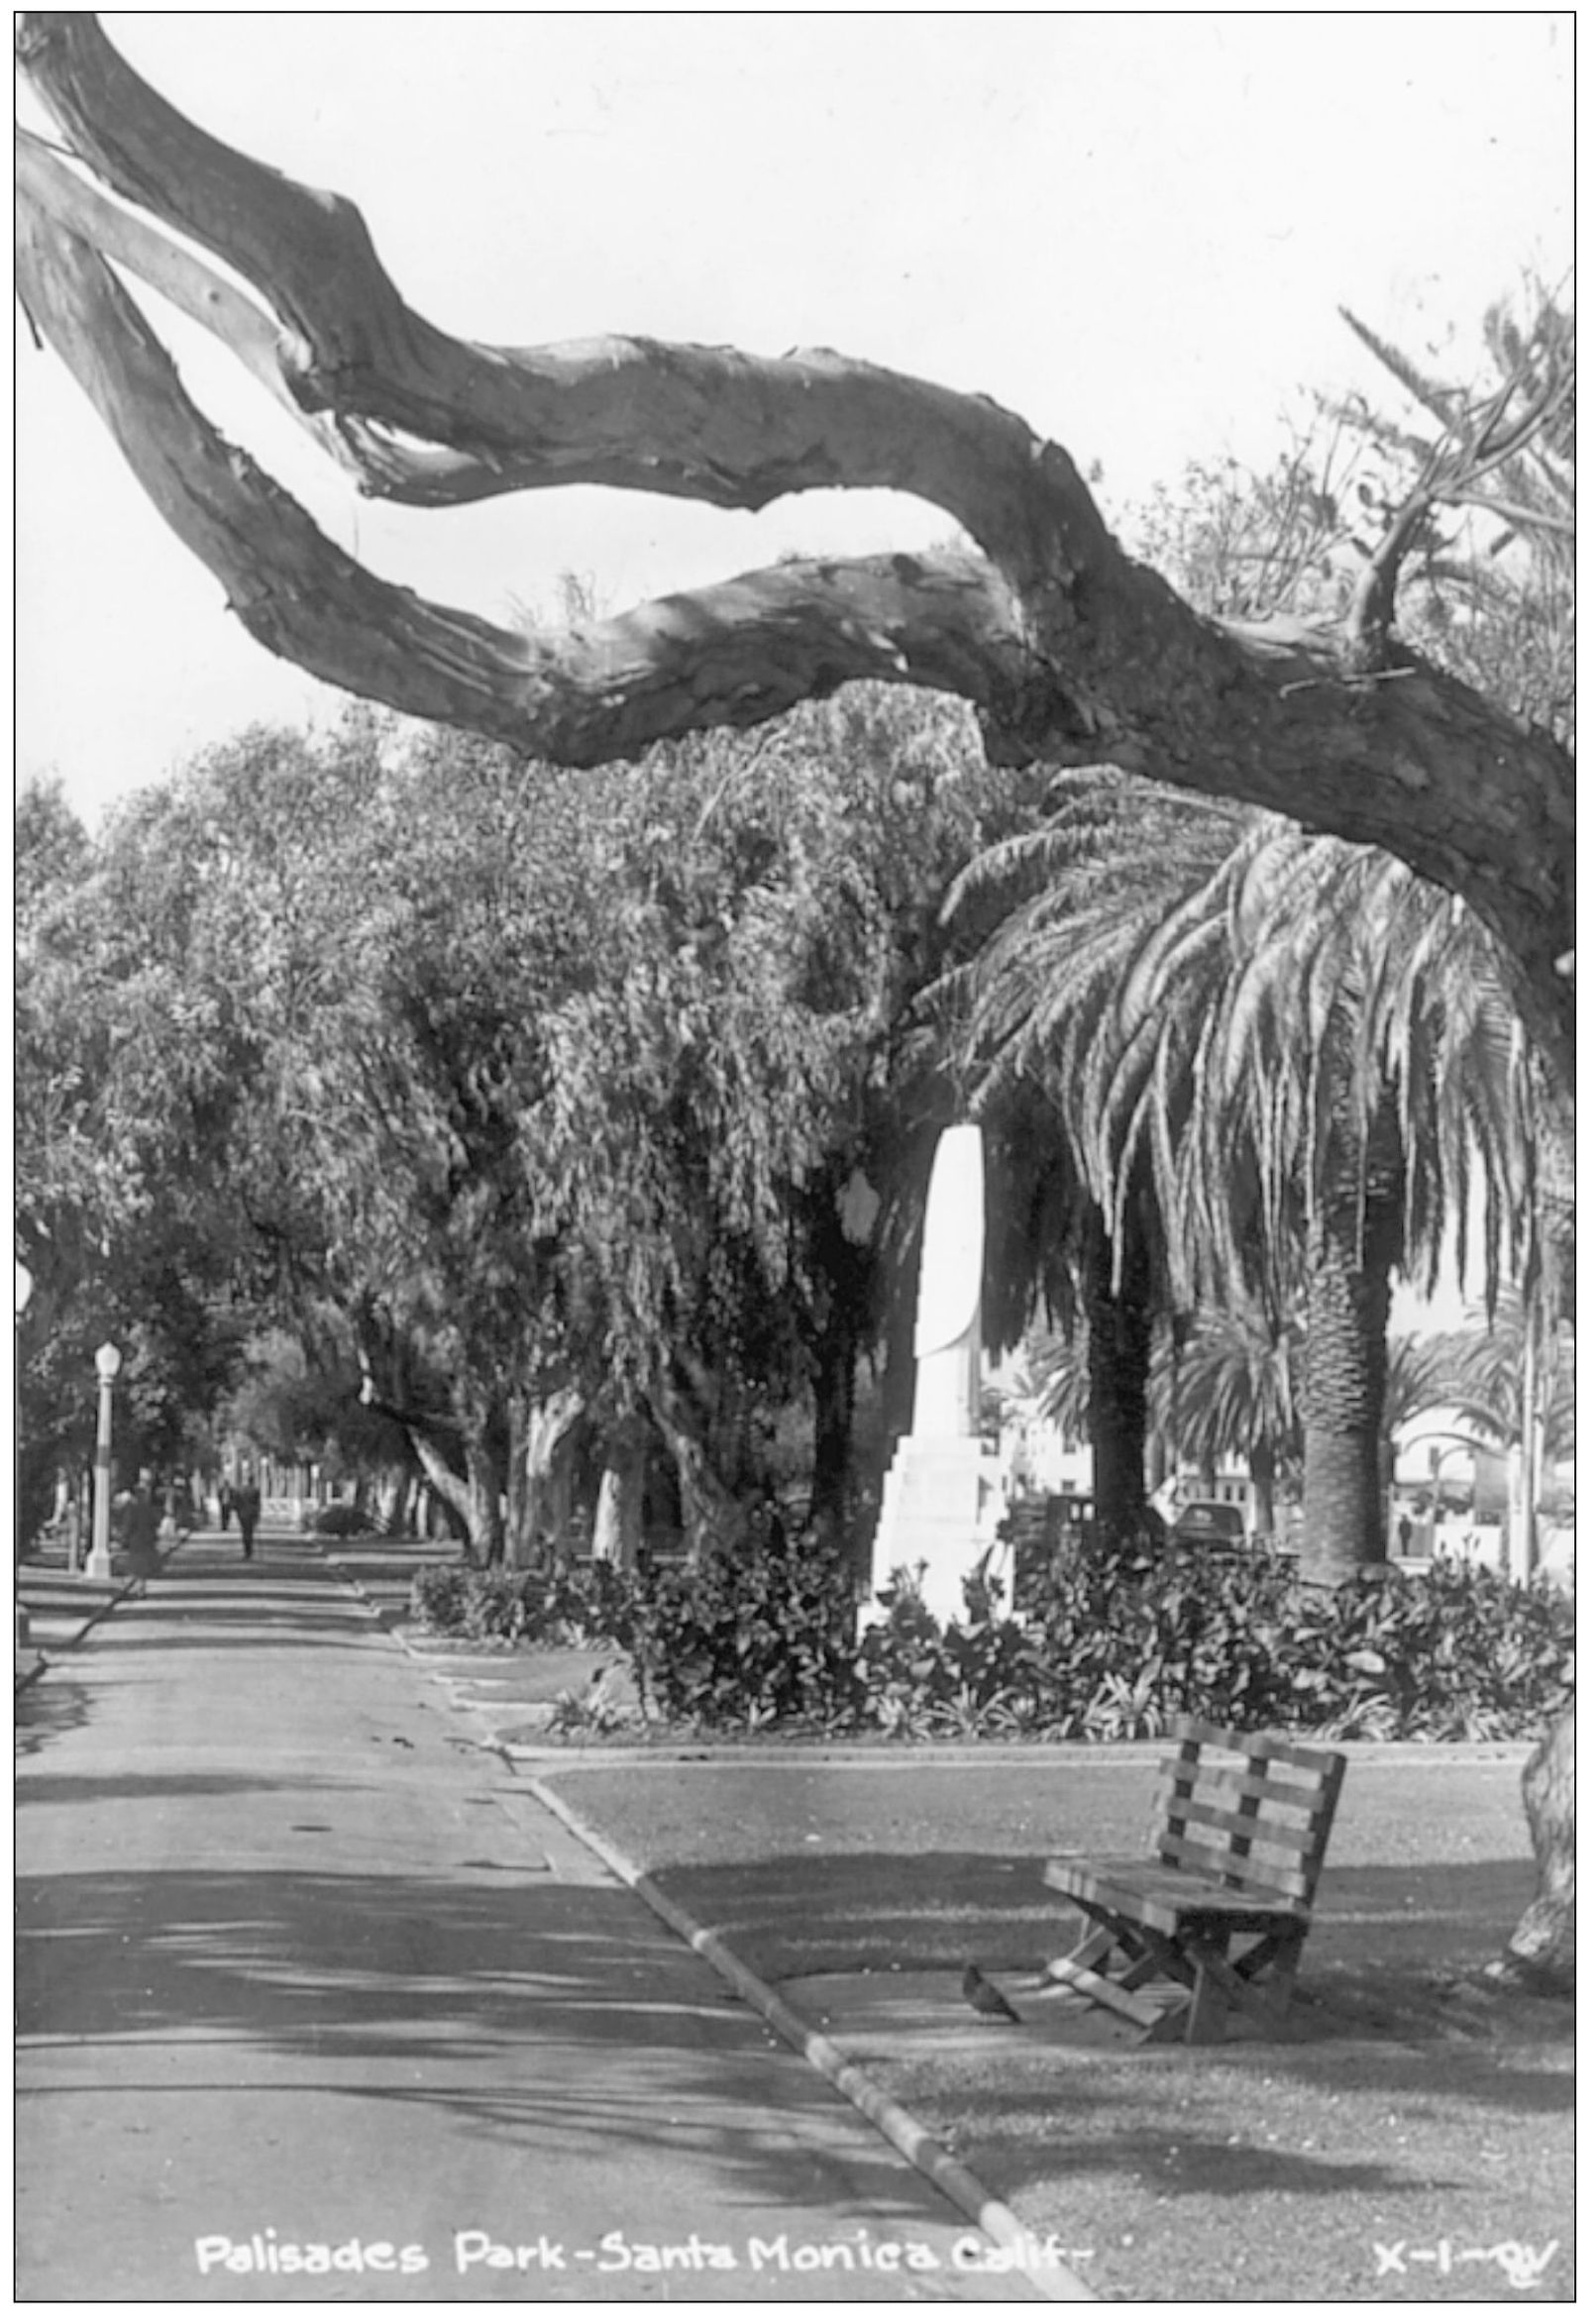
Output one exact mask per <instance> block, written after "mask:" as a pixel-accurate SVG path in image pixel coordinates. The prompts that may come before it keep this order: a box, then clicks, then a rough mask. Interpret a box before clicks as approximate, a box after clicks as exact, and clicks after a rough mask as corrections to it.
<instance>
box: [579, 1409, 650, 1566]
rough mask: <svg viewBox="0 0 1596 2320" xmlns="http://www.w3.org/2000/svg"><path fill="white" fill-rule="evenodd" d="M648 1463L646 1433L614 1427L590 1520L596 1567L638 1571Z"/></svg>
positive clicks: (625, 1426) (637, 1426)
mask: <svg viewBox="0 0 1596 2320" xmlns="http://www.w3.org/2000/svg"><path fill="white" fill-rule="evenodd" d="M647 1463H648V1435H647V1431H646V1429H645V1428H644V1427H643V1426H642V1425H641V1424H636V1423H633V1424H623V1425H620V1426H617V1428H616V1429H615V1432H614V1433H613V1434H612V1435H611V1436H610V1439H609V1441H608V1443H607V1444H606V1445H605V1453H604V1472H603V1479H602V1480H601V1482H600V1483H599V1485H598V1507H597V1512H596V1513H595V1515H594V1517H593V1538H592V1553H593V1561H594V1562H595V1563H611V1564H613V1565H614V1567H615V1568H616V1569H617V1570H620V1571H632V1570H635V1569H636V1568H637V1563H638V1558H639V1556H640V1554H641V1552H642V1547H643V1485H644V1480H645V1473H646V1468H647Z"/></svg>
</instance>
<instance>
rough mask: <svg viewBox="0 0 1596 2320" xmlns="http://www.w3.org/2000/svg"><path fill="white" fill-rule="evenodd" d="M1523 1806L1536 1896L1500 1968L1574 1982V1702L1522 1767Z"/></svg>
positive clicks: (1532, 1980) (1541, 1981) (1540, 1984)
mask: <svg viewBox="0 0 1596 2320" xmlns="http://www.w3.org/2000/svg"><path fill="white" fill-rule="evenodd" d="M1524 1809H1525V1811H1526V1813H1527V1814H1528V1815H1529V1820H1530V1838H1531V1842H1532V1844H1533V1845H1534V1846H1535V1865H1536V1890H1535V1898H1534V1900H1533V1901H1532V1902H1531V1903H1530V1906H1529V1908H1528V1909H1527V1910H1526V1911H1525V1913H1524V1915H1523V1917H1521V1918H1520V1920H1519V1922H1518V1925H1517V1927H1516V1928H1515V1930H1514V1934H1513V1938H1512V1940H1511V1941H1510V1942H1509V1943H1508V1946H1507V1953H1506V1955H1505V1956H1504V1957H1503V1958H1502V1960H1501V1963H1500V1965H1499V1966H1498V1968H1497V1973H1498V1975H1499V1977H1500V1978H1503V1979H1506V1980H1510V1981H1516V1982H1522V1983H1524V1984H1526V1985H1527V1986H1528V1987H1530V1988H1533V1989H1541V1990H1545V1991H1563V1990H1571V1989H1572V1987H1573V1981H1574V1704H1573V1702H1572V1701H1571V1700H1570V1701H1569V1703H1568V1706H1567V1707H1566V1708H1565V1709H1564V1711H1563V1713H1562V1714H1561V1716H1559V1717H1558V1719H1557V1721H1556V1723H1555V1724H1554V1725H1553V1726H1552V1727H1551V1730H1550V1731H1549V1732H1548V1733H1547V1734H1546V1736H1545V1738H1544V1740H1543V1741H1542V1742H1541V1745H1540V1746H1539V1747H1538V1748H1537V1750H1536V1752H1535V1754H1534V1755H1533V1756H1532V1757H1531V1758H1530V1761H1529V1763H1528V1764H1527V1765H1526V1766H1525V1770H1524Z"/></svg>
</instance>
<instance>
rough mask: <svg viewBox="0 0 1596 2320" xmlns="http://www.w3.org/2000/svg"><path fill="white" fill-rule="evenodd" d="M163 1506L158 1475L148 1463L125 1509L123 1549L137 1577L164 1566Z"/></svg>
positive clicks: (145, 1577) (143, 1577)
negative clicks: (159, 1500)
mask: <svg viewBox="0 0 1596 2320" xmlns="http://www.w3.org/2000/svg"><path fill="white" fill-rule="evenodd" d="M159 1540H160V1507H159V1506H158V1505H157V1503H156V1492H155V1476H154V1475H153V1474H152V1473H151V1471H150V1469H149V1467H148V1466H145V1467H142V1468H141V1469H140V1472H139V1483H138V1488H137V1489H136V1490H135V1491H134V1492H133V1493H132V1495H131V1496H130V1497H129V1499H128V1501H127V1503H126V1505H125V1506H124V1507H123V1509H122V1551H123V1553H124V1554H125V1555H126V1556H127V1558H128V1569H129V1570H130V1571H131V1572H132V1574H133V1576H134V1577H135V1578H136V1579H148V1578H150V1577H151V1576H152V1574H153V1573H154V1572H156V1571H157V1570H159V1569H160V1545H159Z"/></svg>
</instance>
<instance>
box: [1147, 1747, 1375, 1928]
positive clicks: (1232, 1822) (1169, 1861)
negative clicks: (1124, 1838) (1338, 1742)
mask: <svg viewBox="0 0 1596 2320" xmlns="http://www.w3.org/2000/svg"><path fill="white" fill-rule="evenodd" d="M1175 1738H1176V1742H1177V1745H1176V1750H1175V1753H1174V1755H1173V1756H1171V1757H1169V1758H1168V1759H1167V1760H1166V1762H1165V1763H1164V1765H1163V1768H1162V1771H1161V1774H1160V1778H1159V1787H1158V1800H1157V1803H1158V1822H1157V1826H1156V1827H1155V1829H1154V1832H1153V1855H1154V1858H1155V1859H1157V1860H1159V1861H1162V1862H1164V1863H1165V1864H1166V1865H1167V1866H1169V1867H1173V1868H1185V1869H1191V1870H1194V1871H1196V1872H1197V1873H1199V1874H1201V1875H1204V1876H1208V1877H1214V1878H1217V1879H1219V1880H1220V1881H1221V1882H1222V1883H1224V1884H1226V1885H1230V1886H1234V1887H1241V1888H1251V1889H1253V1890H1255V1891H1262V1892H1268V1893H1278V1894H1280V1895H1282V1896H1283V1897H1284V1898H1286V1899H1288V1900H1291V1901H1296V1902H1301V1903H1303V1904H1304V1905H1307V1904H1309V1903H1311V1902H1312V1900H1313V1898H1314V1889H1315V1887H1316V1886H1317V1884H1318V1882H1319V1872H1320V1869H1321V1868H1322V1866H1323V1865H1324V1859H1325V1847H1326V1845H1328V1844H1329V1842H1330V1824H1331V1822H1332V1821H1333V1819H1334V1817H1335V1805H1336V1800H1337V1798H1338V1797H1339V1794H1340V1787H1341V1779H1342V1775H1343V1774H1344V1772H1345V1769H1346V1758H1345V1757H1344V1756H1342V1755H1340V1754H1338V1753H1337V1752H1336V1751H1335V1750H1334V1749H1330V1748H1306V1747H1302V1746H1300V1745H1299V1744H1298V1743H1296V1742H1295V1741H1291V1740H1277V1739H1275V1738H1274V1737H1273V1736H1272V1735H1269V1734H1243V1733H1233V1732H1224V1731H1223V1730H1221V1728H1220V1727H1219V1726H1217V1725H1211V1724H1202V1723H1199V1722H1197V1721H1196V1720H1195V1719H1189V1720H1187V1721H1186V1722H1184V1723H1182V1724H1180V1725H1178V1726H1177V1727H1176V1733H1175Z"/></svg>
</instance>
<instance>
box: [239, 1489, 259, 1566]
mask: <svg viewBox="0 0 1596 2320" xmlns="http://www.w3.org/2000/svg"><path fill="white" fill-rule="evenodd" d="M233 1512H234V1513H235V1514H236V1515H237V1517H238V1519H239V1533H240V1536H241V1537H242V1538H243V1540H244V1559H245V1561H246V1562H249V1561H250V1560H251V1559H252V1557H253V1556H254V1554H255V1527H256V1525H257V1524H258V1523H259V1522H260V1520H261V1485H260V1484H259V1483H258V1482H257V1481H256V1479H255V1477H254V1475H253V1474H247V1475H246V1476H245V1478H244V1480H243V1481H242V1482H241V1483H240V1484H239V1486H238V1489H237V1490H236V1491H235V1492H234V1493H233Z"/></svg>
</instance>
